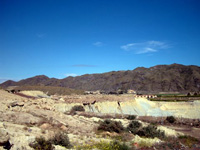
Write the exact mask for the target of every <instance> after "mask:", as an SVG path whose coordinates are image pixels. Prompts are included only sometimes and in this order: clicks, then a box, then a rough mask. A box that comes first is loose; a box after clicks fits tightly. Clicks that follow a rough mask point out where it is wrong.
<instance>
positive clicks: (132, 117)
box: [126, 115, 136, 120]
mask: <svg viewBox="0 0 200 150" xmlns="http://www.w3.org/2000/svg"><path fill="white" fill-rule="evenodd" d="M135 118H136V116H135V115H128V116H127V117H126V119H128V120H135Z"/></svg>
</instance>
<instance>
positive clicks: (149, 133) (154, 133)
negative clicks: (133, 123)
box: [136, 124, 165, 138]
mask: <svg viewBox="0 0 200 150" xmlns="http://www.w3.org/2000/svg"><path fill="white" fill-rule="evenodd" d="M136 134H137V135H139V136H144V137H148V138H155V137H157V138H164V137H165V133H164V132H163V131H160V130H159V129H157V127H156V126H154V125H151V124H150V125H148V126H147V127H144V128H142V129H140V130H139V131H138V132H137V133H136Z"/></svg>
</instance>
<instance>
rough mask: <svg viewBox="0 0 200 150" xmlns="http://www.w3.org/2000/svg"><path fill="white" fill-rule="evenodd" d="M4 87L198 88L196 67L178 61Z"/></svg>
mask: <svg viewBox="0 0 200 150" xmlns="http://www.w3.org/2000/svg"><path fill="white" fill-rule="evenodd" d="M0 86H1V87H3V88H5V87H8V86H53V87H67V88H71V89H79V90H91V91H95V90H104V91H116V90H118V89H121V90H128V89H133V90H135V91H140V92H189V91H200V67H199V66H194V65H190V66H185V65H181V64H171V65H157V66H153V67H150V68H144V67H138V68H136V69H134V70H127V71H112V72H107V73H101V74H85V75H81V76H76V77H71V76H70V77H66V78H64V79H56V78H49V77H47V76H45V75H39V76H35V77H31V78H27V79H23V80H20V81H18V82H15V81H12V80H8V81H6V82H4V83H2V84H0Z"/></svg>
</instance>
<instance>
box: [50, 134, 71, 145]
mask: <svg viewBox="0 0 200 150" xmlns="http://www.w3.org/2000/svg"><path fill="white" fill-rule="evenodd" d="M50 141H51V143H52V144H54V145H61V146H64V147H66V148H70V147H71V144H70V141H69V138H68V135H67V133H57V134H56V135H55V136H54V137H53V138H52V139H51V140H50Z"/></svg>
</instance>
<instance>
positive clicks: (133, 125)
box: [127, 121, 142, 134]
mask: <svg viewBox="0 0 200 150" xmlns="http://www.w3.org/2000/svg"><path fill="white" fill-rule="evenodd" d="M141 126H142V124H141V123H140V122H139V121H131V123H129V125H128V126H127V130H128V131H130V132H131V133H133V134H136V133H137V132H138V131H139V128H140V127H141Z"/></svg>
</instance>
